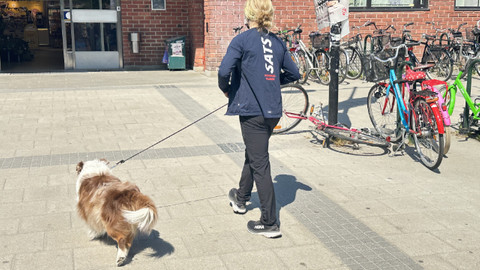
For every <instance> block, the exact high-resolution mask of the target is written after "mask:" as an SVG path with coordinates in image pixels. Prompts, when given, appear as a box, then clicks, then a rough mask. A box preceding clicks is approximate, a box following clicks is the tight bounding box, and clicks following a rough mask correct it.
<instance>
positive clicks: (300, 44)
mask: <svg viewBox="0 0 480 270" xmlns="http://www.w3.org/2000/svg"><path fill="white" fill-rule="evenodd" d="M296 43H297V44H298V47H300V49H302V50H303V51H304V52H305V53H306V56H307V57H306V58H307V62H308V70H318V67H315V66H314V65H313V59H314V58H315V56H314V55H313V54H312V52H311V51H310V50H309V49H308V48H307V46H306V45H305V43H303V41H302V40H301V39H297V40H296ZM298 47H297V50H298Z"/></svg>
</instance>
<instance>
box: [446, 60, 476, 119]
mask: <svg viewBox="0 0 480 270" xmlns="http://www.w3.org/2000/svg"><path fill="white" fill-rule="evenodd" d="M477 64H479V65H480V59H476V60H473V61H471V62H470V64H469V65H468V66H469V68H468V69H466V70H465V71H460V72H459V74H458V75H457V78H456V79H455V82H454V83H453V84H452V85H449V86H448V89H447V90H446V91H445V92H444V93H443V98H444V100H445V105H446V106H447V108H448V114H449V115H452V113H453V109H454V108H455V95H456V94H457V90H458V89H460V93H462V96H463V98H464V99H465V101H466V103H467V105H468V107H466V108H465V111H466V112H467V114H468V109H470V110H471V111H472V114H470V115H469V116H468V118H467V119H465V118H464V117H465V113H463V114H462V115H461V118H462V119H461V120H460V121H461V123H466V124H467V126H468V127H471V126H472V125H478V120H480V97H472V96H471V95H470V94H469V91H468V90H469V89H470V88H471V82H472V80H471V78H472V75H471V74H472V72H473V69H475V66H476V65H477ZM467 71H468V73H469V74H468V80H467V81H468V82H467V88H465V87H464V86H463V84H462V82H461V81H460V80H461V78H462V77H463V76H462V75H463V72H467ZM463 128H466V127H465V125H464V126H463Z"/></svg>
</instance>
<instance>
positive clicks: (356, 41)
mask: <svg viewBox="0 0 480 270" xmlns="http://www.w3.org/2000/svg"><path fill="white" fill-rule="evenodd" d="M368 23H369V22H366V23H364V24H363V25H362V26H352V30H355V29H357V30H358V31H360V28H362V27H365V26H366V25H367V24H368ZM342 47H343V49H344V50H345V51H346V52H347V56H348V60H349V61H348V68H347V74H346V76H347V78H349V79H351V80H355V79H358V78H360V76H362V74H363V61H362V58H363V57H364V47H363V45H362V34H360V33H358V34H356V35H355V36H353V37H351V38H350V39H349V40H348V41H347V42H345V43H343V44H342Z"/></svg>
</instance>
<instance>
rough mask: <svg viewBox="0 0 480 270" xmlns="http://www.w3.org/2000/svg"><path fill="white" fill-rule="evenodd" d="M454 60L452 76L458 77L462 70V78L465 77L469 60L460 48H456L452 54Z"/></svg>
mask: <svg viewBox="0 0 480 270" xmlns="http://www.w3.org/2000/svg"><path fill="white" fill-rule="evenodd" d="M451 57H452V61H453V71H452V77H453V78H457V77H458V74H459V73H460V72H463V73H462V75H461V76H460V79H463V77H465V75H466V74H467V72H466V71H465V65H466V64H467V61H466V59H465V57H464V56H462V53H461V52H460V48H458V49H457V50H454V51H453V53H452V54H451Z"/></svg>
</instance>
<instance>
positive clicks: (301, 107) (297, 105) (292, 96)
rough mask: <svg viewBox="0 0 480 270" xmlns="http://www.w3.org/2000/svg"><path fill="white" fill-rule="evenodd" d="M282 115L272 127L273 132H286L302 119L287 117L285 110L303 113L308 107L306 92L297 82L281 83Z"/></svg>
mask: <svg viewBox="0 0 480 270" xmlns="http://www.w3.org/2000/svg"><path fill="white" fill-rule="evenodd" d="M280 91H281V93H282V108H283V115H282V117H281V118H280V120H279V121H278V124H277V125H276V126H275V128H274V129H273V133H274V134H279V133H283V132H286V131H288V130H290V129H292V128H294V127H295V126H296V125H298V123H300V121H301V120H302V119H299V118H291V117H288V116H287V115H286V114H285V112H290V113H297V114H301V115H305V114H306V113H307V109H308V94H307V91H305V89H303V87H301V86H300V85H297V84H287V85H282V86H281V88H280Z"/></svg>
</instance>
